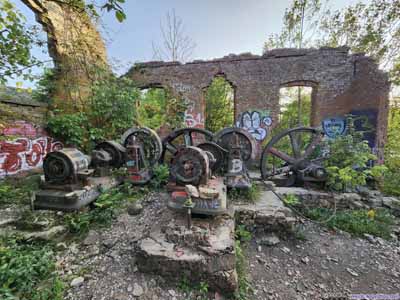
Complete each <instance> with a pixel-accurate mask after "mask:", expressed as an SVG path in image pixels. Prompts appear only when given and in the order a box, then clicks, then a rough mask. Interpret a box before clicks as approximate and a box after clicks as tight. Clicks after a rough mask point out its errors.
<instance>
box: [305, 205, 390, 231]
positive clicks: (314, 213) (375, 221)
mask: <svg viewBox="0 0 400 300" xmlns="http://www.w3.org/2000/svg"><path fill="white" fill-rule="evenodd" d="M305 215H306V216H307V217H309V218H311V219H313V220H317V221H320V222H326V221H327V220H328V221H327V222H326V223H325V224H326V225H327V226H328V227H329V228H339V229H341V230H344V231H347V232H350V233H352V234H354V235H356V236H362V235H363V234H365V233H367V234H372V235H374V236H379V237H382V238H385V239H390V234H391V226H392V225H393V224H394V217H393V216H392V215H391V214H390V213H389V212H388V211H386V210H377V211H375V210H370V211H368V210H348V211H337V212H336V214H335V215H334V212H333V211H332V210H330V209H327V208H314V209H309V210H306V211H305Z"/></svg>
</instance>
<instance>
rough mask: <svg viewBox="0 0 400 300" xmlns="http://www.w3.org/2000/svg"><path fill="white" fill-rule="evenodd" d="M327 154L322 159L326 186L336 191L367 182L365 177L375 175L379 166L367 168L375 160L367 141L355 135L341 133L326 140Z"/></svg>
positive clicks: (349, 188)
mask: <svg viewBox="0 0 400 300" xmlns="http://www.w3.org/2000/svg"><path fill="white" fill-rule="evenodd" d="M326 148H327V149H328V150H329V155H328V156H327V158H326V159H325V161H324V166H325V167H326V170H327V173H328V179H327V182H326V186H327V187H328V188H329V189H332V190H336V191H347V190H352V189H354V188H355V187H357V186H364V185H366V184H367V178H369V177H371V176H372V175H377V174H378V173H379V172H378V169H379V167H374V168H372V169H369V168H368V164H369V163H370V162H371V161H373V160H376V156H375V155H373V154H372V152H371V148H370V147H369V145H368V142H367V141H362V140H361V139H360V137H358V136H356V135H354V136H353V135H351V134H348V135H343V136H338V137H336V138H335V139H331V140H328V141H327V142H326ZM377 168H378V169H377Z"/></svg>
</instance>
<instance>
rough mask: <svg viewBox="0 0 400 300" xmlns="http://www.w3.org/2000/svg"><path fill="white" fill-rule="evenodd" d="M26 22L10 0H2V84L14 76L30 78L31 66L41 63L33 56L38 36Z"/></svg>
mask: <svg viewBox="0 0 400 300" xmlns="http://www.w3.org/2000/svg"><path fill="white" fill-rule="evenodd" d="M25 23H26V19H25V17H24V16H23V15H22V14H21V13H20V12H19V11H18V10H17V9H16V8H15V6H14V5H13V4H12V3H11V2H10V1H8V0H0V45H1V46H0V84H5V83H6V82H7V78H10V77H11V78H12V77H14V76H22V75H24V76H25V78H30V72H29V71H30V68H31V67H32V66H35V65H40V63H41V62H40V61H38V60H37V59H36V58H34V57H32V56H31V53H30V49H31V47H32V45H34V44H35V42H37V36H36V34H35V31H34V30H33V29H32V28H28V27H27V26H26V24H25Z"/></svg>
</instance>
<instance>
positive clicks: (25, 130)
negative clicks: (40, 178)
mask: <svg viewBox="0 0 400 300" xmlns="http://www.w3.org/2000/svg"><path fill="white" fill-rule="evenodd" d="M0 115H1V117H2V118H1V119H0V179H1V178H3V177H5V176H13V175H17V174H22V173H24V172H29V171H33V170H41V169H40V167H41V166H42V164H43V159H44V157H45V156H46V154H47V153H48V152H51V151H54V150H57V149H60V148H62V147H63V145H62V143H61V142H59V141H56V140H54V139H53V138H52V137H50V136H49V135H48V134H47V133H46V131H45V129H44V127H45V123H46V117H47V104H44V103H41V102H37V101H34V100H33V99H31V98H30V95H29V94H28V93H25V92H15V91H14V90H13V89H11V88H7V89H6V91H5V92H4V91H0ZM5 116H6V117H5Z"/></svg>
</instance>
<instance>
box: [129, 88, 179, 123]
mask: <svg viewBox="0 0 400 300" xmlns="http://www.w3.org/2000/svg"><path fill="white" fill-rule="evenodd" d="M185 110H186V105H185V103H184V100H183V99H182V98H179V97H175V96H172V94H171V92H170V91H169V90H166V89H164V88H150V89H148V90H147V91H144V92H142V93H141V94H140V99H139V103H138V111H137V122H138V124H140V125H141V126H146V127H149V128H152V129H155V130H157V129H159V128H160V127H161V126H168V127H170V128H181V127H182V126H183V115H184V112H185Z"/></svg>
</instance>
